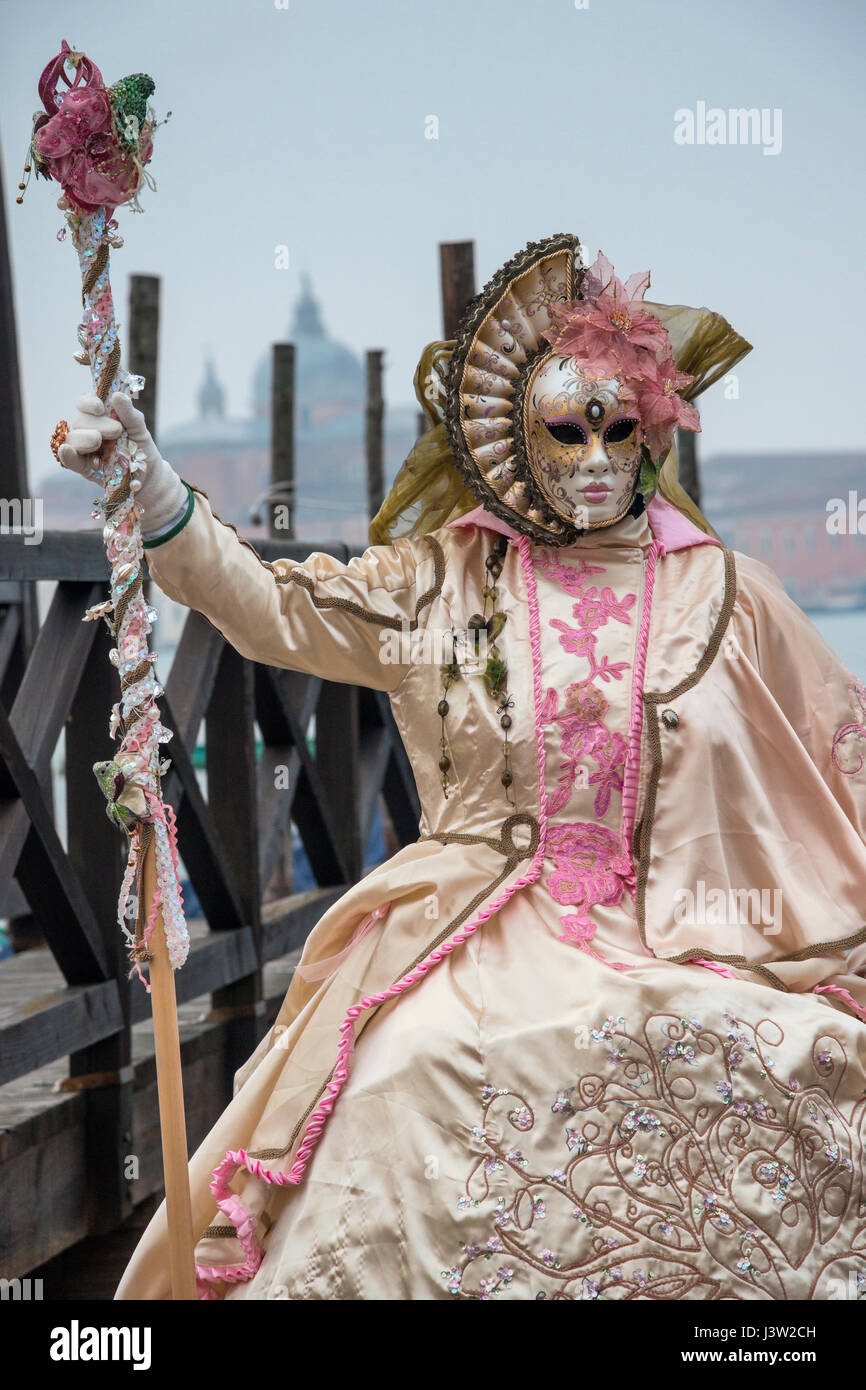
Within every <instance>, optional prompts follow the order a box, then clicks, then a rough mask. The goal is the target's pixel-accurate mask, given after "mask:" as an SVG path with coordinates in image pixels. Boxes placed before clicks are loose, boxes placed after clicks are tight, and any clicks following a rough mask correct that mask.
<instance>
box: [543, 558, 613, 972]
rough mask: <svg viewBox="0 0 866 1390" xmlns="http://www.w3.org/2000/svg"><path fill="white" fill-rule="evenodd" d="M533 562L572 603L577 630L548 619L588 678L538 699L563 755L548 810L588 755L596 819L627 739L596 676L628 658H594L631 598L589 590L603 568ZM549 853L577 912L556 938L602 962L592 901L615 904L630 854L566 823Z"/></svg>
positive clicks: (567, 794)
mask: <svg viewBox="0 0 866 1390" xmlns="http://www.w3.org/2000/svg"><path fill="white" fill-rule="evenodd" d="M536 563H537V565H538V568H539V569H540V570H541V572H542V573H543V574H544V575H545V576H546V577H547V578H548V579H552V580H554V581H555V582H556V583H558V584H559V585H560V586H561V587H562V589H563V590H564V591H565V592H566V593H567V594H568V595H569V596H570V597H571V598H573V599H574V600H575V603H574V606H573V608H572V614H573V616H574V618H575V619H576V621H577V627H573V626H571V625H570V624H569V623H566V622H563V621H562V620H561V619H559V618H552V619H550V626H551V627H552V628H555V629H556V631H557V632H558V633H559V644H560V646H561V647H562V648H563V650H564V651H567V652H569V653H571V654H573V655H575V656H583V657H585V658H586V660H587V662H588V663H589V675H588V677H586V678H585V679H584V680H581V681H575V682H573V683H572V684H571V685H569V686H567V688H566V690H565V696H564V700H563V704H562V707H561V708H560V703H559V692H558V691H557V690H556V689H555V688H551V689H549V690H548V691H547V693H546V695H545V697H544V701H543V703H542V708H541V722H542V724H558V725H559V729H560V750H561V753H562V759H561V762H560V766H559V773H558V776H557V782H556V788H555V790H554V791H553V793H552V794H551V796H550V797H549V801H548V812H549V814H550V815H556V814H557V812H559V811H562V810H563V809H564V807H565V806H566V805H567V804H568V802H569V800H570V798H571V796H572V793H573V791H574V786H575V783H576V781H577V778H578V773H579V770H580V769H581V768H582V767H584V766H585V761H586V760H587V759H592V760H593V761H594V762H595V765H596V770H595V771H594V772H592V773H591V774H590V776H589V785H590V786H594V787H595V789H596V790H595V799H594V804H593V809H594V811H595V814H596V815H597V816H598V817H599V818H601V817H602V816H604V815H605V814H606V812H607V811H608V809H609V807H610V800H611V795H612V793H613V792H614V791H618V792H621V791H622V786H623V773H624V768H625V762H626V755H627V752H628V742H627V740H626V739H625V738H624V737H623V735H622V734H620V733H617V732H615V731H614V730H612V729H610V728H609V727H608V725H607V723H606V722H605V715H606V714H607V710H608V701H607V697H606V696H605V695H604V693H603V692H602V691H601V690H600V689H599V687H598V686H597V685H596V684H595V681H596V680H600V681H610V680H622V678H623V675H624V673H625V672H626V671H628V670H629V669H630V663H629V662H627V661H615V662H611V661H609V659H608V658H607V656H603V657H602V658H601V659H600V660H599V659H598V658H597V657H596V651H595V648H596V643H597V640H598V638H597V636H596V634H597V632H598V630H599V628H601V627H604V626H605V624H606V623H608V622H610V621H614V622H619V623H628V624H630V623H631V610H632V609H633V608H634V606H635V604H636V603H637V595H636V594H626V595H625V596H624V597H623V598H622V599H618V598H617V597H616V594H615V593H614V592H613V589H611V588H609V587H604V588H597V587H595V586H591V587H587V585H586V581H587V579H588V578H589V577H590V576H593V575H599V574H604V573H605V569H604V566H603V565H590V564H587V562H586V561H585V560H578V561H577V564H572V565H567V564H564V563H563V562H562V561H561V560H560V559H559V558H558V557H557V556H556V555H554V554H553V553H551V552H550V551H541V552H540V554H539V556H538V558H537V561H536ZM547 851H548V853H549V855H550V857H551V858H552V860H553V864H554V868H553V871H552V873H550V874H549V875H548V877H547V879H546V880H545V887H546V888H547V890H548V892H549V893H550V894H551V896H552V897H553V898H555V900H556V901H557V902H559V903H562V904H564V905H568V906H571V907H573V908H574V909H575V911H574V912H572V913H569V914H567V915H566V916H564V917H563V918H562V919H561V921H562V925H563V927H564V929H565V930H564V934H563V935H562V936H561V937H560V940H561V941H571V942H573V943H574V944H575V945H576V946H578V947H579V948H580V949H581V950H583V951H586V952H587V953H588V954H589V955H591V956H594V957H595V958H596V959H597V960H604V957H603V956H600V955H599V954H598V952H597V951H596V950H594V948H593V947H592V946H591V945H590V942H591V941H592V939H593V937H594V935H595V931H596V925H595V923H594V922H593V921H592V919H591V917H590V916H589V913H590V911H591V909H592V908H593V907H596V906H598V905H604V906H615V905H616V904H617V903H618V902H619V901H620V899H621V898H622V896H623V893H624V892H625V889H626V884H627V882H628V880H629V879H630V878H631V874H632V862H631V857H630V855H629V854H628V853H627V851H626V850H625V848H624V846H623V843H622V840H621V837H620V836H619V835H618V834H617V833H616V832H615V831H613V830H611V829H609V828H608V827H607V826H604V825H599V824H596V823H594V822H586V821H580V822H572V823H570V824H565V825H558V826H552V827H551V828H550V830H549V832H548V839H547ZM605 964H613V965H614V968H615V969H620V970H627V969H629V967H628V966H626V965H622V964H620V963H617V962H609V961H607V962H605Z"/></svg>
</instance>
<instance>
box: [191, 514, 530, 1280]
mask: <svg viewBox="0 0 866 1390" xmlns="http://www.w3.org/2000/svg"><path fill="white" fill-rule="evenodd" d="M517 545H518V549H519V552H520V561H521V566H522V569H523V576H524V580H525V583H526V589H527V602H528V606H529V639H530V646H531V649H532V667H533V701H534V706H535V743H536V750H537V756H538V777H539V815H538V825H539V837H538V848H537V849H536V852H535V857H534V858H533V860H532V863H531V865H530V866H529V869H528V871H527V872H526V873H525V874H524V875H523V876H522V877H521V878H519V879H517V880H516V881H515V882H514V883H512V884H511V885H510V886H509V887H507V888H505V889H504V890H503V891H502V893H500V895H499V897H498V898H497V899H496V900H495V901H494V902H492V903H490V904H489V906H488V907H486V908H483V909H482V910H481V911H480V912H479V913H478V915H477V917H475V919H474V921H472V922H470V923H469V924H468V926H465V927H463V928H461V930H460V931H458V932H456V933H455V934H454V936H452V937H451V939H450V940H449V941H446V942H444V943H443V945H442V946H439V947H437V949H436V950H435V951H431V952H430V954H429V955H428V956H426V957H425V958H424V960H423V961H421V963H420V965H418V966H416V968H415V969H414V970H412V971H410V973H409V974H408V975H404V976H403V978H402V980H398V981H397V983H396V984H394V985H391V986H390V988H389V989H386V990H382V991H381V992H380V993H378V994H371V995H367V996H366V997H365V998H363V999H362V1000H361V1001H360V1003H358V1004H353V1005H352V1007H351V1008H350V1009H349V1010H347V1012H346V1016H345V1018H344V1020H343V1022H342V1024H341V1025H340V1034H341V1038H340V1044H339V1048H338V1051H337V1061H336V1063H335V1066H334V1069H333V1071H332V1073H331V1079H330V1081H329V1083H328V1087H327V1095H326V1096H325V1098H324V1099H323V1100H321V1101H320V1102H319V1104H318V1105H317V1107H316V1109H315V1110H314V1111H313V1113H312V1115H311V1116H310V1119H309V1122H308V1124H307V1127H306V1129H305V1131H304V1135H303V1139H302V1141H301V1145H300V1147H299V1148H298V1151H297V1154H296V1156H295V1161H294V1163H293V1164H292V1167H291V1169H290V1170H289V1172H288V1173H286V1172H283V1173H270V1172H268V1171H267V1169H266V1168H265V1167H264V1166H263V1163H262V1161H261V1160H259V1159H255V1158H251V1157H250V1155H249V1154H248V1153H246V1151H245V1150H244V1149H230V1150H228V1151H227V1152H226V1155H225V1158H224V1159H223V1160H222V1162H221V1163H219V1164H218V1165H217V1166H216V1168H214V1170H213V1174H212V1177H211V1183H210V1190H211V1192H212V1193H213V1195H214V1198H215V1200H216V1204H217V1207H218V1208H219V1210H220V1211H221V1212H223V1213H224V1214H225V1215H226V1216H227V1217H228V1218H229V1220H230V1221H231V1223H232V1225H234V1227H235V1229H236V1231H237V1236H238V1240H239V1241H240V1243H241V1247H242V1249H243V1251H244V1253H245V1255H246V1260H245V1262H244V1263H242V1264H235V1265H223V1266H219V1265H197V1266H196V1272H197V1274H198V1276H199V1280H200V1281H204V1285H205V1287H206V1285H207V1283H223V1282H228V1283H233V1282H234V1283H237V1282H241V1281H243V1280H246V1279H250V1278H252V1276H253V1275H254V1274H255V1272H256V1270H257V1269H258V1268H259V1265H260V1264H261V1261H262V1254H263V1252H262V1247H261V1244H260V1242H259V1239H258V1236H257V1233H256V1229H255V1224H256V1223H255V1219H254V1218H253V1217H252V1215H251V1214H250V1213H249V1212H247V1210H246V1208H245V1207H244V1206H243V1204H242V1203H241V1201H240V1199H239V1198H238V1196H237V1194H236V1193H234V1192H232V1190H231V1188H230V1186H229V1184H230V1183H231V1181H232V1179H233V1178H234V1176H235V1174H236V1173H238V1172H239V1171H240V1169H241V1168H245V1169H246V1171H247V1172H248V1173H250V1174H251V1175H252V1176H253V1177H256V1178H260V1179H261V1181H262V1182H264V1183H268V1184H269V1185H271V1186H274V1187H287V1186H289V1185H297V1184H298V1183H299V1182H300V1181H301V1178H302V1176H303V1173H304V1171H305V1169H306V1166H307V1159H308V1158H309V1156H310V1154H311V1153H312V1151H313V1149H314V1148H315V1146H316V1144H317V1142H318V1140H319V1137H320V1135H321V1133H322V1130H323V1129H324V1127H325V1123H326V1121H327V1119H328V1116H329V1115H330V1114H331V1112H332V1111H333V1109H334V1105H335V1103H336V1101H337V1098H338V1096H339V1094H340V1092H341V1091H342V1089H343V1086H344V1085H345V1082H346V1079H347V1077H348V1075H349V1063H350V1061H351V1057H352V1052H353V1050H354V1043H355V1038H354V1024H355V1019H356V1018H357V1017H358V1016H359V1014H361V1013H363V1012H364V1011H365V1010H366V1009H371V1008H374V1007H375V1006H376V1005H378V1004H381V1003H384V1001H385V1000H386V999H391V998H394V997H395V996H398V995H400V994H404V993H405V992H406V990H407V989H411V987H412V986H413V985H415V984H418V983H419V981H420V980H422V979H423V978H424V976H425V975H426V974H427V972H428V970H430V969H431V968H432V967H433V966H434V965H438V963H439V961H440V960H443V959H444V957H445V956H446V955H448V954H450V952H451V951H453V950H454V948H455V946H461V945H462V944H463V943H464V942H465V941H466V940H467V939H468V938H469V937H470V936H472V935H473V934H474V933H475V932H476V931H477V930H478V928H479V927H480V926H481V925H482V924H483V923H484V922H486V921H487V920H488V918H490V917H492V916H493V915H494V914H495V913H496V912H498V911H499V909H500V908H501V907H503V906H504V904H505V903H506V902H507V901H508V899H509V898H510V897H512V896H513V894H514V893H516V892H517V891H518V890H519V889H521V888H526V887H527V886H528V885H529V884H530V883H534V882H535V880H536V879H537V878H538V875H539V874H540V872H541V867H542V865H543V863H544V852H545V844H546V840H547V794H546V790H545V781H544V777H545V758H544V729H543V726H542V722H541V628H540V623H539V616H538V591H537V589H536V585H535V575H534V573H533V570H532V558H531V552H530V545H529V541H528V539H527V537H526V536H521V537H519V539H518V542H517ZM201 1287H202V1285H201V1284H200V1285H199V1288H200V1290H201ZM200 1297H209V1295H206V1294H203V1293H201V1292H200Z"/></svg>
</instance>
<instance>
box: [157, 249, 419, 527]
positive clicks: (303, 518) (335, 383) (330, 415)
mask: <svg viewBox="0 0 866 1390" xmlns="http://www.w3.org/2000/svg"><path fill="white" fill-rule="evenodd" d="M286 341H287V342H291V343H294V344H295V482H296V491H297V506H296V512H295V532H296V535H297V536H298V537H300V538H301V539H309V540H327V539H331V540H343V541H347V542H349V543H350V544H354V545H365V544H366V543H367V526H368V518H367V496H366V467H365V460H364V407H365V382H364V366H363V364H362V363H361V361H360V360H359V359H358V358H357V357H356V356H355V354H354V353H353V352H352V351H351V350H350V349H349V348H347V347H345V346H344V345H343V344H342V343H338V342H335V341H334V339H332V338H330V337H329V336H328V334H327V332H326V329H325V326H324V323H323V321H322V315H321V310H320V307H319V303H318V301H317V300H316V298H315V296H314V295H313V292H312V288H311V286H310V281H309V277H306V276H305V277H304V280H303V284H302V289H301V293H300V296H299V297H298V300H297V302H296V303H295V307H294V312H293V315H292V321H291V324H290V326H289V329H288V331H287V333H286ZM197 404H198V411H197V414H196V417H195V418H194V419H192V420H191V421H190V422H189V423H188V424H185V425H181V426H179V427H177V428H174V429H169V430H164V431H161V432H160V437H159V444H160V448H161V449H162V451H163V452H164V453H165V456H166V458H168V459H170V460H171V462H172V464H173V465H174V467H175V468H176V469H177V471H178V472H179V473H181V474H182V475H183V476H184V477H185V478H187V479H189V481H190V482H195V483H199V484H200V485H201V487H202V488H204V490H205V491H206V492H207V494H208V496H209V497H210V499H211V501H212V503H213V505H214V507H215V509H216V510H217V511H218V512H219V514H220V516H222V517H223V518H224V519H225V520H226V521H233V522H235V523H236V524H237V525H238V526H240V527H242V528H243V529H244V530H245V531H250V532H252V533H253V534H255V532H256V531H257V530H261V531H262V534H264V530H263V528H260V527H255V526H254V525H253V524H252V522H251V518H250V514H251V510H252V508H253V505H254V503H255V502H256V500H257V499H258V498H259V497H260V496H261V494H262V493H263V492H264V491H265V489H266V488H267V486H268V482H269V480H270V426H271V353H270V351H268V352H266V353H264V354H263V355H262V356H261V358H260V359H259V361H258V363H257V365H256V367H255V369H254V372H253V379H252V399H251V411H250V414H249V415H248V416H246V417H244V418H241V419H230V418H228V417H227V415H226V413H225V392H224V390H223V388H222V386H221V384H220V382H219V380H218V378H217V374H216V369H215V367H214V364H213V362H212V361H211V360H208V361H207V362H206V363H205V371H204V379H203V381H202V383H201V386H200V387H199V390H198V395H197ZM416 420H417V411H416V410H415V409H414V408H413V407H412V406H401V407H392V408H390V409H389V408H388V407H387V404H386V410H385V473H386V477H387V478H391V477H393V475H394V473H396V471H397V469H398V468H399V466H400V465H401V464H402V462H403V460H404V459H405V457H406V455H407V454H408V452H409V450H410V449H411V447H412V444H413V442H414V438H415V430H416ZM260 510H261V512H262V515H264V509H263V508H262V509H260Z"/></svg>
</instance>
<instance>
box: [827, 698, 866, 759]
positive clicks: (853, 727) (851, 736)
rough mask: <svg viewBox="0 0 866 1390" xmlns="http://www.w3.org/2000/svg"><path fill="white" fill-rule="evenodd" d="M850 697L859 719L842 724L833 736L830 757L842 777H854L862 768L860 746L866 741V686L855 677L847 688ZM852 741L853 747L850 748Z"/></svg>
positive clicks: (861, 748) (861, 749) (861, 750)
mask: <svg viewBox="0 0 866 1390" xmlns="http://www.w3.org/2000/svg"><path fill="white" fill-rule="evenodd" d="M848 691H849V693H850V695H851V705H852V707H853V709H854V712H855V714H857V713H859V715H860V718H859V719H853V720H851V722H850V723H848V724H842V725H840V727H839V728H838V729H837V730H836V733H835V734H834V735H833V747H832V749H831V757H832V759H833V762H834V763H835V764H836V766H837V767H838V769H839V771H840V772H841V773H842V775H843V777H855V776H856V775H857V773H858V772H860V771H861V770H862V768H863V763H864V756H863V747H862V744H863V742H864V741H866V686H864V685H863V683H862V681H858V680H857V678H856V677H855V676H852V677H851V684H850V685H849V687H848ZM852 740H854V742H853V746H852V742H851V741H852ZM843 744H847V745H848V746H847V748H845V750H844V754H843V758H844V761H843V760H842V759H840V756H839V755H840V750H841V749H842V745H843Z"/></svg>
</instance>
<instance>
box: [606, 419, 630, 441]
mask: <svg viewBox="0 0 866 1390" xmlns="http://www.w3.org/2000/svg"><path fill="white" fill-rule="evenodd" d="M637 425H638V421H637V419H635V418H634V417H632V416H630V415H629V416H623V417H622V418H621V419H619V420H612V421H611V423H610V424H609V425H608V426H607V429H606V430H605V432H604V442H605V444H624V443H625V441H626V440H627V439H629V438H630V436H631V434H632V433H633V431H634V430H635V429H636V428H637Z"/></svg>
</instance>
